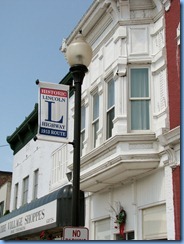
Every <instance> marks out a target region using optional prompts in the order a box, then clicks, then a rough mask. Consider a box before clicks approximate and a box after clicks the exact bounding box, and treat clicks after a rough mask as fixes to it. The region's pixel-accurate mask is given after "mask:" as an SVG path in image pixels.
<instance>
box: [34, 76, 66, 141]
mask: <svg viewBox="0 0 184 244" xmlns="http://www.w3.org/2000/svg"><path fill="white" fill-rule="evenodd" d="M37 84H38V85H39V106H38V134H37V135H36V138H37V139H40V140H46V141H53V142H63V143H67V142H68V103H69V86H66V85H59V84H52V83H43V82H40V81H37Z"/></svg>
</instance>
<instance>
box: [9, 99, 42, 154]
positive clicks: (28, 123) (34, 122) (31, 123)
mask: <svg viewBox="0 0 184 244" xmlns="http://www.w3.org/2000/svg"><path fill="white" fill-rule="evenodd" d="M37 130H38V104H37V103H36V104H35V107H34V110H33V111H32V112H31V113H30V115H29V116H28V117H26V119H25V120H24V121H23V123H22V124H21V125H20V126H19V127H18V128H17V129H16V130H15V132H14V133H13V134H12V135H11V136H8V137H7V139H6V140H7V142H8V143H9V144H10V147H11V149H12V150H13V152H14V154H16V153H17V152H18V151H19V150H20V149H21V148H23V147H24V146H25V145H26V144H27V143H28V142H29V141H30V140H31V139H32V138H34V136H35V135H36V134H37Z"/></svg>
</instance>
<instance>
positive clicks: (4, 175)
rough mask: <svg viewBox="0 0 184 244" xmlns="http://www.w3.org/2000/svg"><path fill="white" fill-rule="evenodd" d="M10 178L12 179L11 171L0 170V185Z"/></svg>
mask: <svg viewBox="0 0 184 244" xmlns="http://www.w3.org/2000/svg"><path fill="white" fill-rule="evenodd" d="M11 179H12V172H8V171H0V187H1V186H2V185H3V184H4V183H6V182H7V181H11Z"/></svg>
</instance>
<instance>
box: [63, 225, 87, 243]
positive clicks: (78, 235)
mask: <svg viewBox="0 0 184 244" xmlns="http://www.w3.org/2000/svg"><path fill="white" fill-rule="evenodd" d="M63 240H68V241H69V240H81V241H86V240H89V230H88V229H87V228H86V227H64V230H63Z"/></svg>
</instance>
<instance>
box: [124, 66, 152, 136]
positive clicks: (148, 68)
mask: <svg viewBox="0 0 184 244" xmlns="http://www.w3.org/2000/svg"><path fill="white" fill-rule="evenodd" d="M132 69H147V71H148V96H146V97H131V70H132ZM128 74H129V77H128V81H129V82H128V99H129V102H128V114H129V116H128V121H127V123H128V130H129V132H132V133H142V132H150V131H151V71H150V65H131V66H130V67H129V72H128ZM131 101H148V116H149V117H148V123H149V128H148V129H143V128H141V129H132V110H131Z"/></svg>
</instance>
